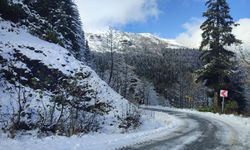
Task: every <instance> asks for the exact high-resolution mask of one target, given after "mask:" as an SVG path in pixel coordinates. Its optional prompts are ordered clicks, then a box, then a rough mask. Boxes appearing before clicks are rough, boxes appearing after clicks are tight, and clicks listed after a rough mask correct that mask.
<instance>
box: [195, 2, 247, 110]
mask: <svg viewBox="0 0 250 150" xmlns="http://www.w3.org/2000/svg"><path fill="white" fill-rule="evenodd" d="M206 6H207V7H208V10H207V11H206V12H204V13H203V17H206V18H207V19H206V20H205V22H204V23H203V24H202V25H201V27H200V28H201V29H202V30H203V33H202V42H201V46H200V50H201V51H203V52H202V54H201V56H200V58H201V60H202V62H203V67H202V68H201V69H199V70H198V71H197V74H198V77H197V80H198V81H202V82H204V83H205V85H206V86H207V87H209V88H211V89H213V91H214V92H213V94H211V95H213V98H214V101H213V104H214V109H215V111H219V107H218V105H219V104H220V102H219V94H218V93H219V90H220V89H226V90H229V91H231V93H233V92H232V90H233V89H231V88H232V87H233V86H234V83H235V82H234V81H233V78H235V77H234V76H235V74H234V68H235V67H234V66H235V54H234V53H233V52H232V51H229V50H228V49H227V47H228V46H231V45H233V44H240V43H241V41H240V40H238V39H236V38H235V36H234V35H233V34H232V29H233V27H234V26H237V24H236V23H235V22H234V21H233V18H232V17H231V16H230V14H229V11H230V8H229V6H228V4H227V2H226V0H208V1H207V2H206ZM240 94H241V96H240V97H241V98H242V97H243V96H242V93H240ZM229 99H230V100H233V95H232V94H231V95H230V94H229ZM234 100H235V99H234ZM236 101H237V100H236ZM238 101H239V100H238ZM238 104H239V103H238Z"/></svg>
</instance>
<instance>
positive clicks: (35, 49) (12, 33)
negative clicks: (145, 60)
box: [0, 19, 136, 132]
mask: <svg viewBox="0 0 250 150" xmlns="http://www.w3.org/2000/svg"><path fill="white" fill-rule="evenodd" d="M0 28H1V30H0V39H1V41H0V52H1V53H0V60H1V66H0V67H1V68H0V69H1V72H0V73H1V74H0V75H1V80H0V81H1V82H0V97H1V99H0V106H1V107H0V111H1V117H0V119H1V120H2V119H3V120H6V119H7V120H8V119H10V118H9V117H10V116H8V115H7V116H3V115H2V114H11V113H12V112H13V113H16V112H17V111H18V99H19V98H20V93H19V92H20V90H19V89H18V88H17V87H23V89H21V92H22V91H23V93H22V94H23V95H22V94H21V97H22V98H23V99H25V104H26V103H27V104H28V105H26V106H25V107H27V108H28V109H27V111H29V112H30V113H31V114H37V113H38V112H40V111H41V110H43V108H44V109H48V110H47V111H49V108H45V107H47V106H49V105H50V104H51V98H52V96H53V90H55V89H54V88H55V86H54V85H53V83H50V82H49V81H45V80H44V78H46V77H48V79H53V80H58V81H59V83H57V84H59V85H60V84H62V83H60V78H73V79H74V78H76V76H77V75H79V74H80V76H82V78H80V79H78V80H77V85H85V86H86V85H87V86H86V88H87V89H88V90H89V91H92V92H90V93H88V94H90V96H89V97H90V98H92V99H91V101H88V103H89V106H90V105H93V106H94V105H98V103H99V104H101V103H102V104H107V105H109V107H108V108H109V112H108V113H107V114H104V115H100V116H99V120H98V122H99V123H101V122H103V123H102V124H101V126H102V127H103V131H109V132H110V131H111V132H114V131H116V130H117V129H118V125H119V120H118V118H122V117H123V115H124V114H125V112H126V109H127V108H130V109H136V108H135V107H134V106H131V107H132V108H131V107H129V106H128V105H129V104H128V102H127V100H125V99H124V98H122V97H121V96H120V95H118V94H117V93H116V92H115V91H113V90H112V89H111V88H110V87H109V86H108V85H107V84H106V83H105V82H104V81H102V80H101V79H100V78H99V77H98V76H97V75H96V73H95V72H94V71H93V70H92V69H91V68H90V67H88V66H86V65H84V63H83V62H80V61H78V60H77V59H75V58H74V56H73V55H71V54H70V52H69V51H68V50H66V49H65V48H63V47H61V46H59V45H56V44H52V43H49V42H47V41H44V40H41V39H39V38H37V37H35V36H33V35H31V34H30V33H29V32H28V31H27V29H26V28H25V27H23V28H20V27H17V26H16V25H15V24H13V23H11V22H8V21H4V20H3V19H0ZM39 69H40V70H39ZM37 70H38V71H37ZM51 72H52V74H50V73H51ZM46 73H47V74H46ZM53 76H54V77H55V78H58V79H54V78H53ZM46 79H47V78H46ZM53 80H52V81H53ZM42 82H46V83H47V85H45V86H37V85H42V84H43V83H42ZM21 83H22V85H21ZM44 84H45V83H44ZM18 90H19V92H18ZM93 94H94V95H93ZM93 96H94V98H93ZM23 105H24V102H23ZM104 108H105V107H104ZM65 113H66V112H65ZM37 115H38V114H37ZM32 117H33V119H32V122H33V123H35V122H36V121H37V119H38V116H36V115H34V116H32ZM57 117H58V114H57V115H56V116H55V118H57ZM25 118H26V119H27V117H25V116H24V117H23V119H24V120H25ZM3 120H2V122H4V121H3ZM2 122H1V123H2ZM107 124H108V126H107ZM110 124H112V125H110ZM1 125H2V126H3V125H4V124H1ZM104 127H107V128H106V129H105V128H104Z"/></svg>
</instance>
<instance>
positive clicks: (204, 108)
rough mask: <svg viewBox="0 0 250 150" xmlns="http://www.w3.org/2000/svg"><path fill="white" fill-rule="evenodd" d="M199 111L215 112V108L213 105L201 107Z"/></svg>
mask: <svg viewBox="0 0 250 150" xmlns="http://www.w3.org/2000/svg"><path fill="white" fill-rule="evenodd" d="M198 111H200V112H213V113H214V112H215V110H214V108H213V107H201V108H199V109H198Z"/></svg>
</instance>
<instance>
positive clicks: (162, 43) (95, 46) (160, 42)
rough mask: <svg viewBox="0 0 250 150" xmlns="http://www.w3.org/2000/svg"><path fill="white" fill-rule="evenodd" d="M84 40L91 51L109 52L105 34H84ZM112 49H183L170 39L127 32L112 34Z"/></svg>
mask: <svg viewBox="0 0 250 150" xmlns="http://www.w3.org/2000/svg"><path fill="white" fill-rule="evenodd" d="M86 39H87V40H88V41H89V46H90V49H91V50H92V51H97V52H105V51H110V50H109V48H107V39H108V38H107V33H98V34H94V33H86ZM113 39H114V41H113V42H114V47H115V49H116V50H117V51H119V52H122V49H124V47H126V49H133V50H137V51H141V50H151V51H155V52H157V51H159V50H160V49H162V48H172V49H182V48H185V47H184V46H182V45H181V44H179V43H177V42H176V41H175V40H172V39H163V38H160V37H157V36H155V35H152V34H150V33H129V32H120V31H115V32H113Z"/></svg>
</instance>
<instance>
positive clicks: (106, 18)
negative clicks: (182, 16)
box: [75, 0, 159, 32]
mask: <svg viewBox="0 0 250 150" xmlns="http://www.w3.org/2000/svg"><path fill="white" fill-rule="evenodd" d="M75 1H76V3H77V5H78V9H79V11H80V15H81V18H82V22H83V26H84V30H85V31H87V32H100V31H103V30H105V29H107V27H108V26H112V27H119V26H122V25H126V24H128V23H133V22H144V21H146V20H147V19H148V18H149V17H158V14H159V10H158V6H157V0H75Z"/></svg>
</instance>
